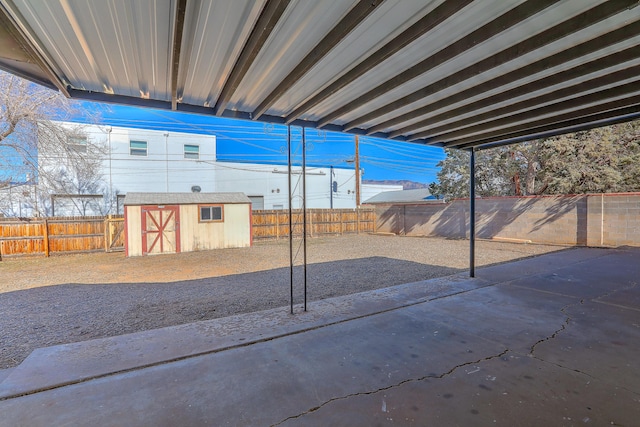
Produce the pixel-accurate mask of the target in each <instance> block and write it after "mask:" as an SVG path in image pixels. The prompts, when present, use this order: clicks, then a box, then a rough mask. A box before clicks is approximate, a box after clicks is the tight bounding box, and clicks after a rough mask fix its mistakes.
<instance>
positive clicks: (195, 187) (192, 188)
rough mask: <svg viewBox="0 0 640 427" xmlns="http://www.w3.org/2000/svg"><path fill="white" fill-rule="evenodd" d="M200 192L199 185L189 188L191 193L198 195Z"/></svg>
mask: <svg viewBox="0 0 640 427" xmlns="http://www.w3.org/2000/svg"><path fill="white" fill-rule="evenodd" d="M200 190H202V189H201V188H200V186H199V185H192V186H191V192H192V193H199V192H200Z"/></svg>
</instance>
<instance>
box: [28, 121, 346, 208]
mask: <svg viewBox="0 0 640 427" xmlns="http://www.w3.org/2000/svg"><path fill="white" fill-rule="evenodd" d="M64 125H65V126H69V127H70V128H74V129H77V128H78V124H77V123H64ZM82 133H83V134H84V135H85V136H86V142H88V143H90V145H91V144H95V145H103V146H104V147H106V150H105V152H106V153H107V154H106V155H105V156H104V160H103V161H102V163H101V169H102V170H101V171H100V173H101V175H102V179H103V182H104V186H103V187H104V189H105V191H104V194H105V197H109V195H111V197H112V198H113V199H114V201H113V206H114V208H113V209H112V211H111V213H116V211H117V212H118V213H122V199H123V197H124V196H125V195H126V194H127V193H129V192H137V193H145V192H149V193H160V192H166V193H185V192H203V193H220V192H242V193H245V194H246V195H247V196H249V198H250V199H251V200H252V203H253V208H254V209H288V206H289V204H288V179H289V177H288V173H287V169H288V167H287V165H286V164H258V163H240V162H219V161H217V159H216V137H215V136H214V135H201V134H193V133H182V132H167V131H158V130H147V129H136V128H127V127H116V126H97V125H82ZM80 139H81V138H80ZM73 143H74V144H76V145H81V144H82V143H83V142H82V141H81V140H79V139H78V138H75V139H74V141H73ZM41 154H42V158H43V159H44V158H46V153H41ZM39 156H40V153H39ZM45 164H47V162H45V161H43V162H42V165H41V166H43V165H45ZM291 186H292V207H293V208H300V207H302V199H303V198H302V194H303V182H302V172H301V167H300V166H294V167H293V168H292V176H291ZM306 189H307V198H306V205H307V208H310V209H312V208H331V207H333V208H354V207H355V205H356V180H355V170H354V169H353V166H351V168H338V167H307V169H306ZM115 199H117V200H118V202H117V203H116V201H115ZM101 213H105V212H101ZM56 214H62V212H61V210H60V209H59V208H56ZM96 214H98V213H96Z"/></svg>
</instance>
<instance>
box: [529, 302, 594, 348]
mask: <svg viewBox="0 0 640 427" xmlns="http://www.w3.org/2000/svg"><path fill="white" fill-rule="evenodd" d="M578 304H580V305H582V304H584V299H581V300H580V302H579V303H572V304H567V305H565V306H564V307H562V308H561V309H560V312H561V313H563V314H564V315H565V316H567V318H566V319H565V320H564V322H563V323H562V326H561V327H560V329H557V330H556V331H555V332H554V333H553V334H551V335H549V336H548V337H546V338H542V339H541V340H538V341H536V342H535V343H534V344H533V345H532V346H531V350H529V356H532V357H535V356H534V355H533V353H534V352H535V351H536V347H537V346H538V345H539V344H542V343H543V342H547V341H549V340H552V339H554V338H555V337H557V336H558V334H560V332H562V331H564V330H565V329H567V326H569V323H570V322H571V316H569V314H568V313H567V309H568V308H569V307H573V306H576V305H578Z"/></svg>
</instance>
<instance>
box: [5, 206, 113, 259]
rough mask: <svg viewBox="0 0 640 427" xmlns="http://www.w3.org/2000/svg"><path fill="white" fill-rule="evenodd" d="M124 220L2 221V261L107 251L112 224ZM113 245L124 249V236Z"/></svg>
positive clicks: (97, 218) (33, 219) (61, 219)
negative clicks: (107, 231) (9, 258)
mask: <svg viewBox="0 0 640 427" xmlns="http://www.w3.org/2000/svg"><path fill="white" fill-rule="evenodd" d="M112 220H119V221H124V219H123V218H122V217H111V218H104V217H101V216H98V217H60V218H43V219H41V218H30V219H13V218H11V219H2V220H0V257H13V256H21V255H44V256H49V255H50V254H56V253H69V252H93V251H102V250H105V230H108V229H107V227H108V224H109V221H112ZM119 239H120V240H116V241H114V242H113V243H112V244H111V246H110V247H111V248H112V249H113V248H115V247H117V246H118V244H121V246H124V243H123V242H124V236H121V237H119Z"/></svg>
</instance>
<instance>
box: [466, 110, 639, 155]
mask: <svg viewBox="0 0 640 427" xmlns="http://www.w3.org/2000/svg"><path fill="white" fill-rule="evenodd" d="M621 112H628V114H615V113H621ZM638 119H640V108H638V109H636V111H633V108H627V109H623V110H619V111H616V112H613V113H612V117H610V118H606V117H603V118H601V120H598V121H592V120H588V121H586V122H585V123H584V124H579V123H578V124H575V125H573V126H569V127H564V128H560V129H552V130H548V131H541V132H538V133H536V134H528V133H525V134H524V135H522V136H512V137H508V138H506V139H501V138H498V139H497V140H496V141H494V142H485V143H484V144H483V145H477V144H474V143H469V144H466V145H464V146H461V147H458V148H460V149H469V148H472V147H475V148H476V150H488V149H490V148H496V147H501V146H504V145H511V144H518V143H520V142H525V141H531V140H534V139H542V138H550V137H553V136H558V135H565V134H568V133H574V132H580V131H584V130H589V129H593V128H598V127H603V126H610V125H615V124H618V123H625V122H630V121H632V120H638Z"/></svg>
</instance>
